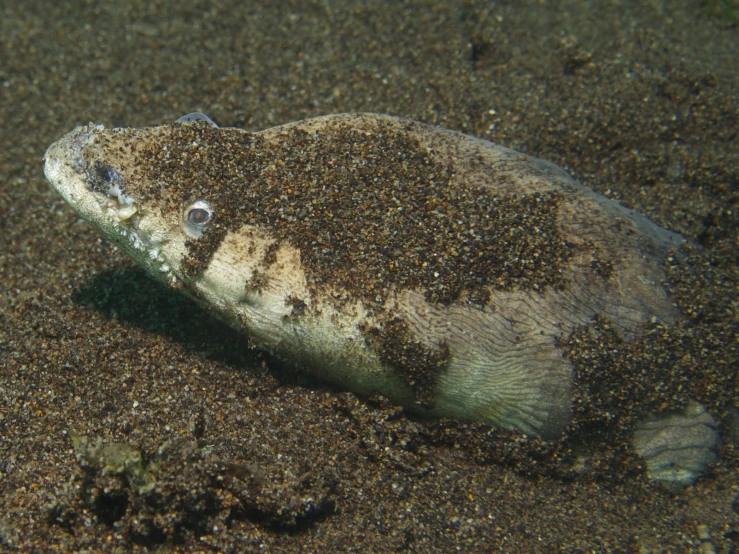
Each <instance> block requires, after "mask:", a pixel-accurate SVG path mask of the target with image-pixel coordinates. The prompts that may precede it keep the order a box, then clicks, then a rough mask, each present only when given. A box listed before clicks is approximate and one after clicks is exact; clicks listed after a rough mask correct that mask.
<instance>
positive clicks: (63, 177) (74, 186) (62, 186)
mask: <svg viewBox="0 0 739 554" xmlns="http://www.w3.org/2000/svg"><path fill="white" fill-rule="evenodd" d="M104 129H105V128H104V127H103V126H102V125H87V126H84V127H77V128H76V129H75V130H74V131H72V132H71V133H69V134H67V135H65V136H64V137H62V138H61V139H59V140H58V141H56V142H55V143H53V144H52V145H51V146H49V148H48V149H47V151H46V153H45V155H44V173H45V175H46V178H47V179H48V181H49V183H51V186H52V187H53V188H54V189H55V190H56V191H57V192H58V193H59V194H60V195H61V196H62V198H64V200H66V202H67V203H68V204H69V205H70V206H71V207H72V208H73V209H74V210H75V211H76V212H77V214H78V215H79V216H80V217H81V218H82V219H84V220H85V221H87V222H88V223H90V224H91V225H92V226H93V227H94V228H95V229H96V230H97V231H98V232H100V233H101V234H102V235H103V236H105V237H106V238H108V239H109V240H110V241H111V242H113V243H114V244H115V245H117V246H118V247H120V248H121V249H122V250H123V251H124V252H126V253H127V254H128V255H129V256H131V257H132V258H133V259H134V260H136V261H138V262H139V263H140V264H142V265H144V266H145V267H146V269H148V270H149V273H150V274H152V275H154V276H156V277H157V278H159V279H160V280H164V281H167V280H173V279H174V278H175V275H174V273H173V271H172V268H171V267H170V265H169V264H168V263H167V262H166V261H165V260H164V258H163V257H162V254H161V249H162V246H163V245H164V244H165V243H166V242H167V237H166V236H159V235H158V234H155V235H156V236H155V235H152V234H151V233H147V232H146V231H145V229H142V222H143V220H144V216H145V211H144V210H142V209H141V206H140V205H139V204H138V203H137V202H136V199H135V198H134V197H132V196H130V195H129V194H127V193H126V192H125V188H126V187H125V180H124V177H123V175H122V174H121V173H120V172H119V171H118V170H116V169H115V168H114V167H112V166H111V165H109V164H107V163H106V162H105V161H104V160H102V159H100V158H99V157H98V156H95V155H94V149H95V148H96V147H95V145H94V144H93V141H94V139H95V136H96V134H99V133H100V132H102V131H104ZM91 152H92V155H90V153H91Z"/></svg>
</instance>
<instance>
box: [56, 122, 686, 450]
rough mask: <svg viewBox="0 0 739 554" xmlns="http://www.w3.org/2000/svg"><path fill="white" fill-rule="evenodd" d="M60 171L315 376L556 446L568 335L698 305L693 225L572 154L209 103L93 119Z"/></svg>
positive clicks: (195, 295) (70, 191)
mask: <svg viewBox="0 0 739 554" xmlns="http://www.w3.org/2000/svg"><path fill="white" fill-rule="evenodd" d="M44 160H45V161H44V171H45V174H46V177H47V179H48V180H49V182H50V183H51V185H52V186H53V187H54V188H55V189H56V190H57V191H58V192H59V193H60V194H61V196H62V197H63V198H64V199H65V200H66V201H67V202H68V203H69V205H70V206H71V207H72V208H73V209H74V210H76V211H77V213H78V214H79V215H80V216H81V217H82V218H83V219H85V220H86V221H88V222H89V223H90V224H91V225H92V226H93V227H94V228H95V229H97V230H98V231H99V232H100V234H102V235H103V236H104V237H106V238H107V239H109V240H111V241H112V242H113V243H115V244H116V245H117V246H118V247H120V248H121V249H122V250H123V251H125V252H126V253H127V254H128V255H129V256H130V257H131V258H132V259H133V260H134V261H135V262H136V263H137V264H138V265H140V266H141V267H142V268H144V269H145V270H146V271H147V273H148V274H149V275H150V276H152V277H153V278H155V279H157V280H158V281H160V282H163V283H165V284H167V285H168V286H170V287H171V288H173V289H175V290H177V291H179V292H181V293H183V294H185V295H186V296H188V297H190V298H192V299H193V300H194V301H195V302H197V303H198V304H200V305H201V306H203V307H204V308H205V309H206V310H208V311H209V312H210V313H212V314H214V315H215V316H216V317H218V318H220V319H221V320H223V321H225V322H226V323H228V324H229V325H231V326H233V327H234V328H236V329H238V330H240V331H242V332H243V334H244V335H245V339H244V340H250V341H253V342H254V343H256V344H258V345H260V346H261V347H263V348H265V349H266V350H268V351H270V352H272V353H274V354H275V355H276V356H278V357H280V358H282V359H285V360H289V361H291V362H293V363H295V364H298V365H299V366H300V367H304V368H306V369H307V370H308V371H310V372H312V373H313V374H314V375H315V376H316V377H317V378H320V379H322V380H325V381H328V382H331V383H334V384H336V385H338V386H339V387H341V388H343V389H348V390H351V391H354V392H356V393H358V394H360V395H363V396H366V397H369V396H371V395H373V394H380V395H382V396H384V397H386V398H387V399H389V400H390V401H391V402H393V403H395V404H397V405H400V406H403V407H404V408H405V409H407V410H408V411H409V412H411V413H417V414H420V415H425V416H430V417H446V418H454V419H458V420H465V421H474V422H483V423H489V424H491V425H494V426H496V427H499V428H502V429H507V430H512V431H516V432H521V433H523V434H525V435H528V436H538V437H542V438H544V439H556V438H558V437H561V436H562V435H563V433H564V432H565V430H566V428H567V426H568V424H569V423H570V421H571V418H572V413H571V412H572V410H571V402H572V394H573V378H574V377H573V366H572V362H571V361H570V360H569V359H568V356H567V353H566V352H565V350H564V347H563V339H566V338H567V337H568V336H569V335H570V334H571V333H572V332H573V330H574V329H576V328H577V327H578V326H583V325H587V324H588V322H590V321H592V320H593V318H596V317H599V318H602V319H605V320H607V321H608V322H609V325H610V326H611V328H612V329H614V330H615V332H616V333H617V334H618V335H619V336H620V337H621V338H622V339H623V340H626V341H628V340H633V339H634V338H635V337H638V336H640V335H641V334H642V333H643V332H644V329H645V327H646V326H647V325H648V324H651V323H656V322H659V323H661V324H664V325H674V324H675V323H676V322H677V321H678V320H679V319H680V317H681V316H680V313H679V311H678V309H677V308H676V306H675V303H674V302H673V300H672V299H671V298H670V295H669V293H668V291H667V289H666V288H665V286H664V285H663V283H664V282H666V275H665V270H664V268H663V263H664V261H665V259H666V258H667V257H668V255H670V253H671V252H674V251H676V250H678V249H679V248H680V246H681V244H682V243H683V242H684V241H685V239H684V238H683V237H682V236H681V235H679V234H677V233H674V232H672V231H669V230H667V229H664V228H662V227H660V226H658V225H657V224H655V223H653V222H652V221H650V220H649V219H648V218H647V217H646V216H644V215H642V214H640V213H639V212H637V211H635V210H631V209H628V208H626V207H624V206H622V205H621V204H620V203H618V202H617V201H615V200H612V199H609V198H607V197H605V196H603V195H601V194H598V193H596V192H595V191H593V190H592V189H590V188H588V187H586V186H584V185H582V184H580V183H578V182H576V181H575V180H574V179H573V178H572V177H570V175H568V174H567V173H566V172H565V171H564V170H563V169H561V168H560V167H558V166H557V165H555V164H553V163H551V162H548V161H545V160H541V159H538V158H536V157H533V156H530V155H526V154H523V153H520V152H517V151H515V150H512V149H510V148H507V147H504V146H502V145H498V144H495V143H493V142H490V141H487V140H484V139H481V138H476V137H473V136H469V135H466V134H462V133H460V132H456V131H452V130H447V129H442V128H439V127H434V126H430V125H427V124H424V123H420V122H416V121H412V120H409V119H404V118H400V117H395V116H388V115H380V114H372V113H355V114H336V115H327V116H321V117H316V118H312V119H306V120H303V121H297V122H293V123H288V124H285V125H280V126H277V127H273V128H270V129H266V130H264V131H260V132H250V131H246V130H242V129H236V128H221V127H218V126H217V125H216V124H215V123H214V122H213V121H212V120H211V119H210V118H208V117H207V116H205V115H204V114H199V113H195V114H190V115H188V116H184V117H183V118H181V119H180V120H178V121H176V122H174V123H171V124H166V125H159V126H152V127H144V128H105V127H104V126H102V125H95V124H89V125H84V126H80V127H77V128H76V129H74V130H73V131H72V132H70V133H69V134H67V135H66V136H64V137H63V138H61V139H60V140H58V141H57V142H55V143H53V144H52V145H51V146H50V147H49V148H48V150H47V151H46V154H45V156H44Z"/></svg>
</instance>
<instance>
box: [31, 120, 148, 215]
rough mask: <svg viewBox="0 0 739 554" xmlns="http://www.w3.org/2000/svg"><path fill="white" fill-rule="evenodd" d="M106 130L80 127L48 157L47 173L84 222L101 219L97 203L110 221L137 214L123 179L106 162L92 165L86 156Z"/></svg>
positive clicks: (56, 143)
mask: <svg viewBox="0 0 739 554" xmlns="http://www.w3.org/2000/svg"><path fill="white" fill-rule="evenodd" d="M104 129H105V128H104V127H103V126H102V125H87V126H84V127H77V128H76V129H75V130H74V131H72V132H71V133H69V134H68V135H66V136H64V137H62V138H61V139H59V140H58V141H56V142H55V143H54V144H52V145H51V146H50V147H49V148H48V150H47V151H46V154H45V155H44V173H45V174H46V178H47V179H48V180H49V182H50V183H51V185H52V186H53V187H54V188H55V189H56V190H57V192H59V194H61V195H62V197H63V198H64V199H65V200H66V201H67V202H68V203H69V204H70V205H72V207H74V208H75V209H76V210H77V212H78V213H79V214H80V215H81V216H82V217H83V218H84V219H87V220H88V221H90V218H92V217H95V216H98V215H100V214H98V213H97V212H98V210H95V209H94V208H95V206H94V204H95V203H97V204H98V205H99V206H100V207H101V208H102V209H104V210H105V211H106V213H107V215H108V216H109V217H111V218H113V219H114V220H116V219H117V220H118V221H119V222H122V221H125V220H127V219H129V218H131V217H132V216H133V215H134V214H135V213H136V211H137V206H136V203H135V202H134V199H133V198H132V197H131V196H129V195H127V194H126V193H125V192H124V186H123V177H122V176H121V174H120V173H119V172H118V171H116V170H115V169H114V168H112V167H111V166H109V165H107V164H105V163H104V162H102V161H99V160H98V161H94V162H90V161H88V159H87V158H86V156H85V155H84V150H85V148H87V147H90V146H91V141H92V139H93V138H94V135H95V134H96V133H100V132H101V131H103V130H104ZM93 200H94V202H93ZM78 208H79V209H78ZM88 215H89V217H88ZM91 222H92V221H91Z"/></svg>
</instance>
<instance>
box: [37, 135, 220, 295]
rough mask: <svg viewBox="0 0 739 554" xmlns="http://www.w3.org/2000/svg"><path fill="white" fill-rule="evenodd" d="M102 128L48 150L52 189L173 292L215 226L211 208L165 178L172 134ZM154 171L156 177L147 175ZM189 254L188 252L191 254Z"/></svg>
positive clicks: (179, 161)
mask: <svg viewBox="0 0 739 554" xmlns="http://www.w3.org/2000/svg"><path fill="white" fill-rule="evenodd" d="M185 125H187V126H190V127H196V126H197V127H203V128H204V127H205V126H206V124H204V123H189V124H180V123H178V124H175V125H174V126H172V125H164V126H159V127H148V128H142V129H106V128H105V127H103V126H102V125H93V124H90V125H86V126H82V127H77V128H76V129H75V130H74V131H72V132H71V133H69V134H67V135H66V136H64V137H62V138H61V139H60V140H58V141H56V142H55V143H53V144H52V145H51V146H50V147H49V148H48V150H47V151H46V154H45V156H44V172H45V174H46V178H47V179H48V180H49V182H50V183H51V185H52V186H53V187H54V188H55V189H56V190H57V191H58V192H59V194H61V196H62V197H63V198H64V199H65V200H66V201H67V203H69V204H70V205H71V206H72V207H73V208H74V209H75V211H76V212H77V213H78V214H79V215H80V216H81V217H82V218H83V219H84V220H86V221H88V222H89V223H90V224H91V225H92V226H93V227H94V228H95V229H96V230H97V231H99V232H100V233H101V234H102V235H103V236H105V237H106V238H108V239H109V240H111V241H112V242H113V243H115V244H116V245H117V246H119V247H120V248H121V249H122V250H123V251H124V252H126V253H127V254H128V255H129V256H130V257H131V258H133V260H134V261H135V262H136V263H137V264H139V265H140V266H141V267H143V268H144V269H146V270H147V272H148V273H149V274H150V275H152V276H154V277H156V278H158V280H160V281H163V282H167V283H169V284H170V285H171V284H175V283H180V284H181V283H183V282H186V281H187V280H188V275H187V272H186V271H185V269H184V263H183V260H185V259H186V258H187V251H188V245H192V243H193V242H197V241H198V240H199V239H201V238H202V237H203V233H204V232H205V230H206V229H207V228H208V227H209V226H210V224H211V222H212V220H213V207H212V206H211V204H210V203H209V202H208V200H206V199H203V198H200V197H199V193H204V191H203V190H202V187H201V190H200V191H199V193H198V191H194V190H192V189H188V183H181V182H175V179H172V178H170V176H171V175H174V174H175V173H176V172H174V171H171V172H167V171H166V170H164V171H162V170H161V169H162V168H163V167H164V168H166V166H167V164H171V165H178V166H182V165H186V164H187V163H188V160H187V159H185V158H182V159H177V160H171V159H169V150H168V147H167V144H168V142H169V140H170V139H171V135H172V131H173V128H176V127H181V126H185ZM155 167H158V168H159V170H157V171H152V168H155ZM179 175H180V176H181V175H182V174H181V173H180V174H179ZM190 249H192V248H190Z"/></svg>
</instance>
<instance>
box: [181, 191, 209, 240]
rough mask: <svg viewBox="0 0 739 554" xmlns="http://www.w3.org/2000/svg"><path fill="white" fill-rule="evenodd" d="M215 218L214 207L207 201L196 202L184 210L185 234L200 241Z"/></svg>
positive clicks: (183, 223) (183, 225)
mask: <svg viewBox="0 0 739 554" xmlns="http://www.w3.org/2000/svg"><path fill="white" fill-rule="evenodd" d="M212 218H213V207H212V206H211V205H210V204H209V203H208V202H206V201H205V200H196V201H195V202H192V203H190V204H187V205H186V206H185V207H184V209H183V210H182V228H183V230H184V231H185V233H186V234H187V235H189V236H191V237H193V238H196V239H199V238H200V237H201V235H202V234H203V231H204V230H205V228H206V227H207V225H208V223H209V222H210V220H211V219H212Z"/></svg>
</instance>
